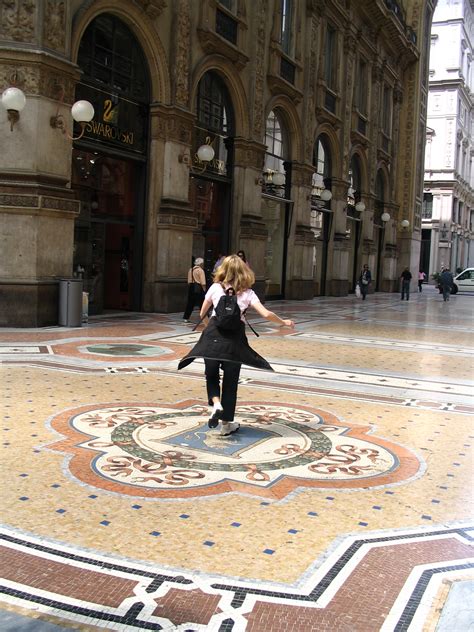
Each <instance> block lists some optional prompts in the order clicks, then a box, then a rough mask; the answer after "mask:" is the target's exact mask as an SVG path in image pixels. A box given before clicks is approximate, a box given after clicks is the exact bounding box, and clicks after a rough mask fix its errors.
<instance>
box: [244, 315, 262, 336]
mask: <svg viewBox="0 0 474 632" xmlns="http://www.w3.org/2000/svg"><path fill="white" fill-rule="evenodd" d="M243 317H244V318H245V322H246V323H247V325H248V326H249V327H250V329H251V330H252V331H253V333H254V334H255V335H256V336H257V338H260V334H258V333H257V332H256V331H255V329H254V328H253V327H252V325H251V324H250V323H249V321H248V319H247V310H245V312H244V313H243Z"/></svg>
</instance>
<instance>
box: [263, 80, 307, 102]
mask: <svg viewBox="0 0 474 632" xmlns="http://www.w3.org/2000/svg"><path fill="white" fill-rule="evenodd" d="M267 81H268V88H269V90H270V92H271V93H272V94H273V95H275V96H280V95H282V94H285V95H286V96H287V97H289V98H290V99H291V100H292V101H294V103H299V102H300V101H301V100H302V98H303V93H302V92H301V90H298V88H295V86H294V85H292V84H291V83H289V82H288V81H286V80H285V79H282V78H281V77H280V76H279V75H273V74H269V75H267Z"/></svg>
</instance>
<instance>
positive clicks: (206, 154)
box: [178, 136, 216, 173]
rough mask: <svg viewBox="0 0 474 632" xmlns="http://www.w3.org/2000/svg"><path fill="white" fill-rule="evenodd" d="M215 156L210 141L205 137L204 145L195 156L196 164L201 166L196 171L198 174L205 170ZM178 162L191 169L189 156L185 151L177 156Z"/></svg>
mask: <svg viewBox="0 0 474 632" xmlns="http://www.w3.org/2000/svg"><path fill="white" fill-rule="evenodd" d="M215 155H216V152H215V151H214V149H213V147H212V143H211V139H210V137H209V136H207V137H206V142H205V144H204V145H201V146H200V147H199V148H198V150H197V152H196V154H195V159H196V162H198V163H201V165H202V168H201V169H200V170H198V171H199V173H202V172H203V171H205V170H206V169H207V166H208V165H209V163H210V162H211V161H212V160H214V156H215ZM178 161H179V162H182V163H184V164H185V165H187V166H188V167H191V166H192V164H193V162H192V160H191V156H190V154H189V152H188V151H187V150H185V151H183V153H182V154H180V155H179V156H178Z"/></svg>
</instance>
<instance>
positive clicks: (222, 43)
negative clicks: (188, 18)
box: [197, 28, 249, 70]
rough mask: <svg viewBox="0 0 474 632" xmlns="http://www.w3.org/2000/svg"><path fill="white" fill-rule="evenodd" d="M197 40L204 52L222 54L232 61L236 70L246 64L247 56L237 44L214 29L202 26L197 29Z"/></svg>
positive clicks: (241, 68)
mask: <svg viewBox="0 0 474 632" xmlns="http://www.w3.org/2000/svg"><path fill="white" fill-rule="evenodd" d="M197 33H198V38H199V42H200V44H201V46H202V48H203V50H204V52H205V53H207V54H208V55H210V54H217V55H222V56H223V57H225V58H226V59H229V60H230V61H232V62H233V63H234V64H235V65H236V67H237V69H238V70H243V69H244V68H245V66H246V65H247V63H248V61H249V58H248V56H247V55H246V54H245V53H244V52H243V51H242V50H240V49H239V48H237V46H234V45H233V44H231V43H230V42H228V41H227V40H225V39H224V38H222V37H221V36H220V35H217V33H214V31H211V30H209V29H204V28H198V29H197Z"/></svg>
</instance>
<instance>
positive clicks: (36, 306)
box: [0, 0, 79, 327]
mask: <svg viewBox="0 0 474 632" xmlns="http://www.w3.org/2000/svg"><path fill="white" fill-rule="evenodd" d="M69 11H70V7H69V3H66V2H65V1H64V0H30V1H29V2H15V3H3V5H2V26H1V36H2V51H1V52H0V92H3V90H4V89H6V88H7V87H9V86H12V85H14V86H16V87H18V88H20V89H22V90H23V92H24V93H25V95H26V99H27V102H26V106H25V109H24V110H23V111H22V112H21V114H20V120H19V121H18V122H17V123H16V125H15V126H14V128H13V131H10V123H9V122H8V121H7V116H6V112H5V111H4V110H3V108H2V111H0V137H1V139H2V151H1V152H0V235H1V238H0V239H1V241H0V252H1V258H0V325H3V326H24V327H38V326H45V325H55V324H57V322H58V281H57V279H58V277H63V276H67V277H70V276H71V275H72V260H73V244H74V219H75V217H76V216H77V215H78V213H79V202H78V201H76V200H75V199H74V196H73V193H72V192H71V189H70V179H71V152H72V141H71V140H70V139H68V138H67V136H66V135H64V134H63V133H62V132H61V131H60V130H58V129H54V128H52V127H51V125H50V118H51V117H52V116H54V115H55V114H56V113H59V114H62V115H64V118H65V121H66V122H67V125H68V127H69V132H70V133H71V132H72V129H71V124H72V118H71V116H70V106H71V104H72V103H73V100H74V88H75V84H76V82H77V81H78V79H79V72H78V69H77V67H76V66H75V65H74V64H72V63H71V62H70V61H69V60H68V56H69V47H70V41H69V22H70V21H69Z"/></svg>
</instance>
